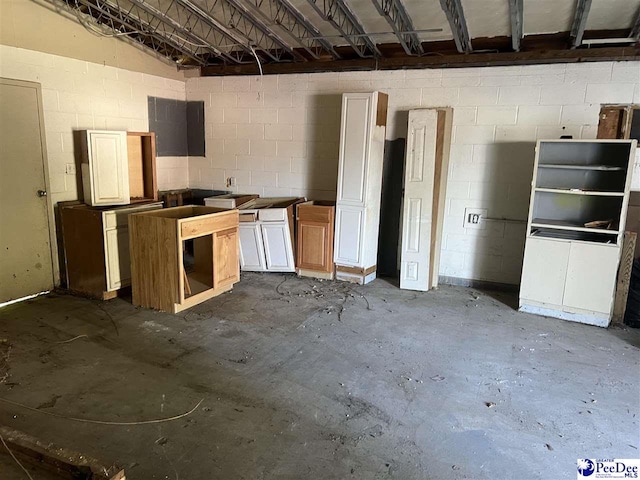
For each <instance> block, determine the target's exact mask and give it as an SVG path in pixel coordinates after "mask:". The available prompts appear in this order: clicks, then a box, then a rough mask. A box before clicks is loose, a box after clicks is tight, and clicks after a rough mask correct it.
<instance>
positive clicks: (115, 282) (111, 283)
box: [105, 227, 131, 291]
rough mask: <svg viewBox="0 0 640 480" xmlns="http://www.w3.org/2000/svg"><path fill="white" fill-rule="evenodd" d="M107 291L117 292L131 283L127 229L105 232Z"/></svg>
mask: <svg viewBox="0 0 640 480" xmlns="http://www.w3.org/2000/svg"><path fill="white" fill-rule="evenodd" d="M105 247H106V248H105V255H106V262H105V263H106V267H107V291H113V290H117V289H119V288H122V287H125V286H127V285H129V284H130V283H131V257H130V254H129V228H128V227H119V228H114V229H111V230H107V231H106V232H105Z"/></svg>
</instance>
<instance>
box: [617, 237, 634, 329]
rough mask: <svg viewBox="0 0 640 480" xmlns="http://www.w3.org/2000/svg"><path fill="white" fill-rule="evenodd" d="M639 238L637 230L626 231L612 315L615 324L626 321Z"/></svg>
mask: <svg viewBox="0 0 640 480" xmlns="http://www.w3.org/2000/svg"><path fill="white" fill-rule="evenodd" d="M637 238H638V234H637V233H636V232H624V242H623V244H622V254H621V257H620V267H619V268H618V281H617V282H616V298H615V301H614V302H613V316H612V317H611V323H612V324H614V325H622V324H623V323H624V313H625V312H626V310H627V298H628V297H629V285H630V283H631V271H632V270H633V254H634V252H635V249H636V241H637Z"/></svg>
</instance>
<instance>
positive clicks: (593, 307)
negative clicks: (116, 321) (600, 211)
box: [520, 238, 620, 327]
mask: <svg viewBox="0 0 640 480" xmlns="http://www.w3.org/2000/svg"><path fill="white" fill-rule="evenodd" d="M619 258H620V247H618V246H616V245H608V244H604V245H599V244H589V243H586V242H577V241H576V242H572V241H566V240H557V239H549V238H530V239H528V240H527V245H526V248H525V255H524V266H523V274H522V282H521V284H520V310H521V311H525V312H529V313H536V314H540V315H545V316H553V317H559V318H562V319H565V320H574V321H577V322H581V323H587V324H590V325H598V326H601V327H606V326H607V325H608V324H609V318H610V316H611V311H612V309H613V299H614V296H615V295H614V294H615V286H616V275H617V271H618V261H619Z"/></svg>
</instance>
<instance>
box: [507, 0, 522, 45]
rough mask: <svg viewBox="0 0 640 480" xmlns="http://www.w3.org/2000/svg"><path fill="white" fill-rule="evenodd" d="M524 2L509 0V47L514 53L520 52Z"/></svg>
mask: <svg viewBox="0 0 640 480" xmlns="http://www.w3.org/2000/svg"><path fill="white" fill-rule="evenodd" d="M523 3H524V0H509V16H510V17H511V45H512V46H513V50H514V51H516V52H519V51H520V41H521V40H522V37H523V35H524V30H523V20H524V5H523Z"/></svg>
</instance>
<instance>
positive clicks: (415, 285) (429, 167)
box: [400, 109, 438, 291]
mask: <svg viewBox="0 0 640 480" xmlns="http://www.w3.org/2000/svg"><path fill="white" fill-rule="evenodd" d="M437 129H438V112H437V111H436V110H431V109H419V110H410V111H409V128H408V134H407V151H406V161H405V177H404V202H403V213H402V253H401V260H400V288H402V289H406V290H420V291H427V290H429V287H430V285H429V280H430V277H429V265H430V261H431V260H430V252H431V222H432V219H433V182H434V170H435V157H436V135H437Z"/></svg>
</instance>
